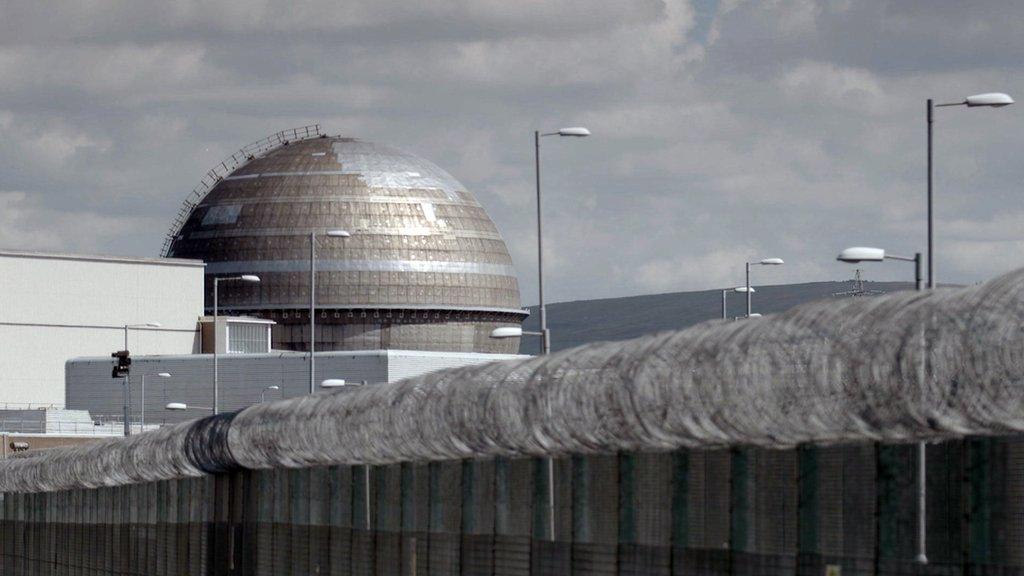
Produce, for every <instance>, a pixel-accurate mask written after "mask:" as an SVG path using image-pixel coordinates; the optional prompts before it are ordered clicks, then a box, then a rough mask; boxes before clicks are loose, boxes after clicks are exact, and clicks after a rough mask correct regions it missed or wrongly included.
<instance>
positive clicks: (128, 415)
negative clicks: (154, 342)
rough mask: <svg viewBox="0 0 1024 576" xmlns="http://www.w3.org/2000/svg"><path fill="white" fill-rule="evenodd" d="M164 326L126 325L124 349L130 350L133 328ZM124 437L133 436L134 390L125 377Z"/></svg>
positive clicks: (158, 324) (159, 324)
mask: <svg viewBox="0 0 1024 576" xmlns="http://www.w3.org/2000/svg"><path fill="white" fill-rule="evenodd" d="M161 326H163V324H161V323H159V322H146V323H145V324H125V325H124V349H125V350H126V351H127V350H128V330H129V329H131V328H159V327H161ZM123 396H124V435H125V436H131V435H132V408H131V404H132V388H131V382H130V381H129V376H127V375H126V376H125V377H124V393H123Z"/></svg>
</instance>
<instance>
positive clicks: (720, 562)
mask: <svg viewBox="0 0 1024 576" xmlns="http://www.w3.org/2000/svg"><path fill="white" fill-rule="evenodd" d="M927 450H928V458H927V462H928V469H927V476H926V478H927V481H926V483H927V485H926V488H927V492H926V494H927V499H926V505H927V513H926V515H925V518H926V522H927V530H926V534H927V548H926V550H927V556H928V563H927V564H921V563H919V562H918V561H917V560H915V557H916V556H917V553H918V549H917V540H916V534H917V530H918V525H917V522H918V517H919V514H918V508H917V495H918V488H919V478H918V476H917V459H916V446H915V445H912V444H896V445H882V444H877V443H876V444H871V443H866V444H852V445H843V446H831V447H807V448H800V449H796V450H768V449H762V448H733V449H723V450H679V451H673V452H663V453H619V454H612V455H588V456H572V457H565V458H556V459H554V460H553V464H554V475H553V477H554V479H555V489H554V503H555V506H554V523H553V524H554V529H555V533H554V534H553V535H552V534H550V524H549V520H550V518H549V516H548V514H549V513H550V510H551V509H550V508H549V491H548V485H547V483H548V478H549V475H548V473H547V466H548V462H549V461H548V460H547V459H543V458H535V459H505V458H495V459H486V460H463V461H449V462H435V463H424V464H412V463H405V464H393V465H385V466H329V467H315V468H300V469H269V470H257V471H250V470H240V471H236V472H231V473H225V474H218V475H209V476H203V477H198V478H186V479H180V480H169V481H160V482H149V483H142V484H131V485H125V486H116V487H109V488H99V489H91V490H90V489H82V490H66V491H60V492H49V493H9V494H6V495H5V496H4V499H3V516H2V520H0V522H2V526H3V538H2V540H0V542H2V549H0V555H2V559H3V564H2V565H3V574H12V575H14V574H18V575H21V574H25V575H55V574H89V575H92V574H123V575H136V574H137V575H163V574H167V575H172V574H192V575H198V574H211V575H222V574H225V575H226V574H268V575H270V574H272V575H275V576H279V575H300V574H301V575H305V574H353V575H355V574H367V575H368V574H377V575H396V576H397V575H414V574H431V575H442V574H443V575H449V574H451V575H455V574H467V575H468V574H473V575H477V574H479V575H513V574H524V575H525V574H537V575H541V574H551V575H563V574H651V575H666V576H668V575H675V574H687V575H690V574H692V575H698V574H722V575H727V574H751V575H766V576H768V575H789V574H795V575H804V574H806V575H839V574H842V575H844V576H851V575H860V574H864V575H869V574H935V575H940V574H941V575H945V574H954V573H955V574H1017V573H1021V572H1024V439H1022V438H1018V437H1012V438H1010V437H1004V438H972V439H969V440H965V441H957V440H953V441H945V442H941V443H935V444H929V445H928V447H927ZM552 536H553V537H552Z"/></svg>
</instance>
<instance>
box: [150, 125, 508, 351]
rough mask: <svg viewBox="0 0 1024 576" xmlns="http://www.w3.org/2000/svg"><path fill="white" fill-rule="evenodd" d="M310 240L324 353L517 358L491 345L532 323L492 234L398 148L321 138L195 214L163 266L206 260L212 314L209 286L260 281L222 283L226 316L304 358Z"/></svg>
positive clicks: (458, 194)
mask: <svg viewBox="0 0 1024 576" xmlns="http://www.w3.org/2000/svg"><path fill="white" fill-rule="evenodd" d="M333 229H343V230H347V231H348V232H350V233H351V236H350V237H349V238H334V237H328V236H327V235H326V232H327V231H328V230H333ZM311 233H316V234H317V236H316V251H317V261H316V268H317V273H316V286H317V297H316V300H317V310H318V316H319V315H320V314H321V313H322V314H323V315H324V317H323V318H317V322H318V324H320V323H322V324H323V328H322V329H321V327H320V326H319V325H318V327H317V329H318V332H317V345H318V349H323V350H329V349H335V350H345V349H367V348H393V349H422V350H450V351H459V352H467V351H469V352H473V351H475V352H514V351H515V350H516V349H517V348H518V342H517V341H515V339H508V340H495V339H491V338H489V337H487V336H488V335H489V334H490V330H492V329H493V328H494V327H497V326H499V325H508V324H519V323H521V321H522V320H523V318H525V316H526V313H525V312H524V311H523V310H522V309H521V307H520V300H519V287H518V282H517V280H516V275H515V270H514V268H513V266H512V259H511V257H510V256H509V253H508V249H507V248H506V246H505V243H504V241H503V240H502V238H501V235H500V234H499V233H498V230H497V228H496V227H495V226H494V223H493V222H492V221H491V219H490V217H489V216H488V215H487V213H486V211H485V210H484V209H483V207H482V206H481V205H480V203H479V202H478V201H477V200H476V198H475V197H474V196H473V194H472V193H470V192H469V191H468V190H466V189H465V187H464V186H462V185H461V184H460V183H459V182H458V181H457V180H455V179H454V178H453V177H452V176H451V175H450V174H448V173H447V172H446V171H444V170H443V169H441V168H439V167H438V166H436V165H435V164H433V163H431V162H429V161H427V160H424V159H422V158H419V157H417V156H414V155H412V154H408V153H406V152H402V151H401V150H398V149H396V148H393V147H390V146H385V145H380V144H374V143H371V142H363V141H360V140H355V139H351V138H340V137H322V138H313V139H308V140H302V141H298V142H291V143H288V144H285V145H282V146H280V147H278V148H275V149H272V150H270V151H268V152H266V153H265V154H263V155H262V156H260V157H258V158H253V159H251V160H250V161H249V162H247V163H245V164H244V165H242V166H241V167H239V168H237V169H236V170H234V171H233V172H231V173H230V174H228V175H227V176H225V177H224V178H223V179H221V180H220V181H219V182H218V183H217V184H216V185H215V186H213V187H212V189H211V190H210V191H209V193H208V194H206V196H205V197H203V199H202V200H201V201H200V202H199V204H198V205H196V206H195V207H194V208H193V209H192V211H191V213H190V214H189V216H188V218H187V219H186V220H185V222H184V224H183V225H182V226H181V229H180V231H179V233H178V234H177V235H175V237H174V238H173V241H172V242H171V244H170V247H169V249H168V250H167V255H168V256H170V257H176V258H198V259H202V260H204V261H206V262H207V269H206V273H207V305H208V306H212V280H211V279H212V278H213V277H214V276H232V275H238V274H257V275H259V276H260V277H261V279H262V282H260V283H259V284H241V283H230V284H228V283H222V285H221V287H220V292H219V294H218V300H219V302H218V304H219V308H220V309H221V310H224V311H225V312H228V313H244V314H252V315H260V316H264V317H269V318H271V319H273V320H275V321H277V322H278V327H276V328H275V333H274V339H275V342H274V345H275V347H277V348H283V349H294V350H303V349H308V340H309V334H308V328H307V329H306V331H305V333H303V330H302V325H303V324H308V321H309V318H308V305H309V267H310V262H309V258H310V255H309V252H310V235H311ZM453 314H454V315H455V316H456V317H453V316H452V315H453ZM332 326H334V328H331V327H332ZM303 334H304V335H303ZM349 335H351V338H349Z"/></svg>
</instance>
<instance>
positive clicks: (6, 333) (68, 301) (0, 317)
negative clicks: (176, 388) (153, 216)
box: [0, 251, 204, 409]
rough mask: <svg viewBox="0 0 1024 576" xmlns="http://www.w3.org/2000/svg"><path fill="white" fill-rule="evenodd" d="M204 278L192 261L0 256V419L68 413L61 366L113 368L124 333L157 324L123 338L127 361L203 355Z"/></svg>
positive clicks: (5, 253) (22, 254) (4, 253)
mask: <svg viewBox="0 0 1024 576" xmlns="http://www.w3.org/2000/svg"><path fill="white" fill-rule="evenodd" d="M203 268H204V264H203V263H202V262H200V261H196V260H177V259H168V258H119V257H109V256H79V255H73V254H45V253H36V252H13V251H0V409H4V408H16V407H28V405H30V404H31V405H32V406H36V405H62V404H64V398H65V390H64V371H65V367H64V364H65V362H66V361H67V360H68V359H70V358H74V357H81V356H105V357H108V358H109V356H110V353H111V352H114V351H115V350H121V349H123V348H124V335H125V325H138V324H147V323H150V324H159V327H145V328H133V329H130V330H129V341H128V349H129V350H130V351H131V353H132V355H133V356H138V355H144V354H191V353H196V352H199V350H200V338H199V330H198V325H197V320H198V319H199V317H200V316H202V315H203ZM108 378H109V373H108ZM119 382H120V381H118V383H119ZM116 395H117V397H118V398H120V397H121V394H120V391H118V392H117V393H116Z"/></svg>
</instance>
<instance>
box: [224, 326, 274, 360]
mask: <svg viewBox="0 0 1024 576" xmlns="http://www.w3.org/2000/svg"><path fill="white" fill-rule="evenodd" d="M268 328H269V326H267V325H266V324H255V323H249V322H229V323H228V353H229V354H231V353H235V354H254V353H260V352H269V351H270V350H269V349H268V347H267V344H268V341H267V330H268Z"/></svg>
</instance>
